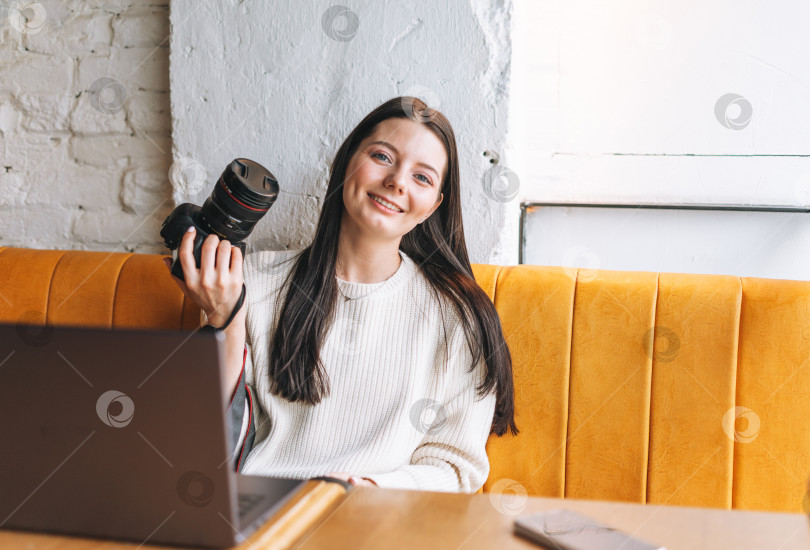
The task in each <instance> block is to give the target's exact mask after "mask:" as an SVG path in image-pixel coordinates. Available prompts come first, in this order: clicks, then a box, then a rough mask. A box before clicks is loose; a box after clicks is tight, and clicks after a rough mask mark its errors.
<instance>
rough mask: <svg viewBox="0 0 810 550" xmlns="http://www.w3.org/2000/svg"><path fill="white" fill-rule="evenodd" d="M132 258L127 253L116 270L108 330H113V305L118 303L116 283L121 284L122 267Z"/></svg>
mask: <svg viewBox="0 0 810 550" xmlns="http://www.w3.org/2000/svg"><path fill="white" fill-rule="evenodd" d="M132 256H134V254H133V253H132V252H130V253H129V255H128V256H127V259H126V260H124V261H123V262H121V267H119V268H118V274H117V275H116V276H115V288H113V299H112V314H111V315H110V328H115V303H116V302H117V301H118V283H119V282H121V272H122V271H124V266H125V265H127V262H128V261H129V260H130V259H131V258H132Z"/></svg>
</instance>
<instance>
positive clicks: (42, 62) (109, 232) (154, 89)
mask: <svg viewBox="0 0 810 550" xmlns="http://www.w3.org/2000/svg"><path fill="white" fill-rule="evenodd" d="M14 4H15V2H14V1H13V0H0V220H2V224H0V246H20V247H29V248H51V249H83V250H105V251H135V252H142V253H167V252H168V250H167V249H166V248H165V247H164V246H163V244H162V239H161V238H160V235H159V231H160V225H161V223H162V222H163V219H164V218H165V217H166V216H167V215H168V213H169V212H170V211H171V209H172V207H173V202H172V198H171V192H172V189H171V185H170V184H169V180H168V173H169V168H170V165H171V146H172V143H171V114H170V111H169V5H168V1H167V0H166V1H164V2H163V3H152V2H148V1H140V2H139V1H131V0H130V1H124V0H112V1H102V0H51V1H48V0H43V1H41V2H34V3H31V2H28V1H26V2H20V4H22V5H25V4H33V5H31V7H29V8H25V9H23V11H22V16H20V12H19V11H17V10H15V9H13V8H11V9H9V6H10V5H14ZM43 16H44V17H43ZM26 18H27V19H26ZM102 79H107V80H102Z"/></svg>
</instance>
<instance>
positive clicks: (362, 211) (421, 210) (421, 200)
mask: <svg viewBox="0 0 810 550" xmlns="http://www.w3.org/2000/svg"><path fill="white" fill-rule="evenodd" d="M446 167H447V153H445V150H444V146H443V145H442V142H441V141H439V138H438V137H437V136H436V135H435V134H434V133H433V132H431V131H430V130H429V129H427V128H426V127H424V126H423V125H422V124H420V123H418V122H414V121H412V120H410V119H405V118H389V119H387V120H384V121H383V122H381V123H379V124H378V125H377V128H376V129H375V130H374V132H372V134H371V135H370V136H368V137H367V138H366V139H364V140H363V141H362V142H361V143H360V146H359V147H358V148H357V151H356V152H355V153H354V155H352V157H351V159H350V160H349V165H348V167H347V168H346V177H345V178H344V180H343V206H344V213H343V214H344V215H343V222H342V226H343V227H342V228H341V230H344V229H348V230H349V231H350V233H353V234H365V235H368V236H371V237H373V238H376V239H386V240H388V239H394V238H401V237H402V236H403V235H405V234H406V233H408V232H409V231H411V229H413V228H414V227H415V226H416V224H418V223H419V222H420V221H421V220H422V219H424V218H427V217H429V216H430V215H431V214H433V211H434V210H436V208H438V206H439V204H440V203H441V201H442V198H443V195H442V194H441V192H440V191H441V185H442V179H443V174H444V172H445V168H446ZM375 199H382V200H383V201H387V202H388V203H392V204H388V205H387V206H385V205H383V204H380V203H379V202H378V200H375ZM393 205H395V206H393ZM389 207H392V208H393V209H392V208H389Z"/></svg>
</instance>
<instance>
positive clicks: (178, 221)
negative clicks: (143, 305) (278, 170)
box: [160, 158, 278, 280]
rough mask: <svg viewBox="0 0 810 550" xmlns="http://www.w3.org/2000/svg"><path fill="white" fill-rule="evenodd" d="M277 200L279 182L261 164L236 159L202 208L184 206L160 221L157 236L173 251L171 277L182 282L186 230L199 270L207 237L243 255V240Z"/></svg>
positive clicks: (224, 172) (180, 206) (192, 205)
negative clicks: (192, 230)
mask: <svg viewBox="0 0 810 550" xmlns="http://www.w3.org/2000/svg"><path fill="white" fill-rule="evenodd" d="M277 197H278V181H277V180H276V178H275V176H273V174H272V173H271V172H270V171H269V170H267V169H266V168H264V167H263V166H262V165H261V164H259V163H257V162H254V161H252V160H248V159H244V158H237V159H235V160H233V161H232V162H231V163H230V164H229V165H228V166H227V167H226V168H225V170H224V171H223V172H222V175H221V176H220V178H219V180H218V181H217V184H216V185H215V186H214V190H213V191H212V192H211V195H210V196H209V197H208V198H207V199H206V201H205V202H204V203H203V205H202V207H200V206H197V205H194V204H191V203H183V204H181V205H179V206H178V207H177V208H175V209H174V210H173V211H172V212H171V214H169V215H168V216H167V217H166V219H165V220H164V221H163V225H162V227H161V229H160V236H161V237H163V242H164V244H165V245H166V247H167V248H168V249H169V250H171V251H172V267H171V272H172V275H174V276H176V277H177V278H179V279H182V280H185V277H184V276H183V267H182V265H181V264H180V259H179V257H178V252H179V248H180V243H181V242H182V240H183V235H185V233H186V231H187V230H188V228H189V227H191V226H194V228H195V229H196V230H197V232H196V234H195V236H194V249H193V254H194V260H195V262H196V265H197V268H199V267H200V259H201V252H202V244H203V242H204V241H205V239H206V238H207V237H208V236H209V235H212V234H214V235H217V236H218V237H219V238H220V239H222V240H227V241H229V242H230V243H231V244H232V245H234V246H238V247H239V249H240V250H241V251H242V254H243V255H244V253H245V243H244V240H245V239H246V238H247V237H248V235H250V232H251V231H253V228H254V227H255V225H256V222H258V221H259V220H260V219H261V218H262V217H263V216H264V215H265V214H266V213H267V211H268V210H269V209H270V207H271V206H272V205H273V203H274V202H275V200H276V198H277Z"/></svg>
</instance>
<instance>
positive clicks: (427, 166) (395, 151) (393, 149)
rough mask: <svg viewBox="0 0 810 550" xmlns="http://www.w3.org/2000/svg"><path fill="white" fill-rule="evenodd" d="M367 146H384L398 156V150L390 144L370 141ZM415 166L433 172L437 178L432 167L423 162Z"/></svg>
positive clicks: (437, 175) (436, 172)
mask: <svg viewBox="0 0 810 550" xmlns="http://www.w3.org/2000/svg"><path fill="white" fill-rule="evenodd" d="M369 145H385V146H386V147H388V148H389V149H391V150H392V151H393V152H394V153H396V154H399V150H397V148H396V147H394V146H393V145H391V144H390V143H388V142H387V141H372V142H371V143H369ZM416 165H417V166H422V167H424V168H427V169H428V170H430V171H431V172H433V173H434V174H436V177H439V172H438V170H436V169H435V168H433V167H432V166H431V165H430V164H425V163H424V162H417V163H416Z"/></svg>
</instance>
